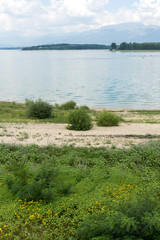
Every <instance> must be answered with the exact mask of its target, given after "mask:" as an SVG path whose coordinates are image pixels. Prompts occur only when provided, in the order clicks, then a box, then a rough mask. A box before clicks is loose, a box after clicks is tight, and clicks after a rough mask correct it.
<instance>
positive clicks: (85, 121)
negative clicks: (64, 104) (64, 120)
mask: <svg viewBox="0 0 160 240" xmlns="http://www.w3.org/2000/svg"><path fill="white" fill-rule="evenodd" d="M68 122H69V124H70V125H69V126H68V129H71V130H78V131H80V130H82V131H85V130H89V129H91V128H92V119H91V117H90V115H89V114H88V113H87V111H86V110H85V109H84V108H78V109H75V110H74V111H72V112H70V113H69V116H68Z"/></svg>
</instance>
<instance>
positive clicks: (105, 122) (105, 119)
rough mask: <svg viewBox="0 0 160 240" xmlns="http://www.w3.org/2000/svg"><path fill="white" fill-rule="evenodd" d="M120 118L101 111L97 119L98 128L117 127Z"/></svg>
mask: <svg viewBox="0 0 160 240" xmlns="http://www.w3.org/2000/svg"><path fill="white" fill-rule="evenodd" d="M119 123H120V117H119V116H117V115H116V114H115V113H112V112H110V111H106V110H104V111H102V112H101V113H100V114H99V117H98V119H97V125H98V126H105V127H106V126H118V125H119Z"/></svg>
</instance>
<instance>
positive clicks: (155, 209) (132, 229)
mask: <svg viewBox="0 0 160 240" xmlns="http://www.w3.org/2000/svg"><path fill="white" fill-rule="evenodd" d="M69 111H71V110H64V109H60V108H59V107H58V106H54V109H53V116H51V117H50V118H49V119H45V120H39V119H31V118H30V119H28V118H27V116H26V104H17V103H5V102H1V103H0V122H2V123H3V122H11V123H14V122H16V123H28V122H33V123H37V122H44V123H45V122H55V123H56V122H58V123H63V122H65V123H66V122H67V116H68V114H69ZM88 112H89V114H90V116H91V117H92V119H93V121H94V120H95V119H96V116H97V115H98V114H99V112H98V111H95V110H88ZM116 112H117V113H119V114H120V115H121V118H122V119H123V121H124V122H127V121H128V122H129V121H131V120H130V119H131V116H132V117H133V116H134V117H133V119H134V120H133V121H135V119H137V121H141V122H142V120H143V121H146V118H147V117H148V116H150V119H151V118H152V117H153V116H155V114H154V115H153V111H136V110H135V111H129V110H128V111H121V112H120V111H116ZM156 115H157V116H159V115H160V112H159V111H156ZM139 116H142V118H141V119H140V120H139ZM127 119H128V120H127ZM154 120H155V119H154ZM155 121H157V122H158V121H159V118H156V120H155ZM159 183H160V141H159V140H157V141H149V142H148V143H146V144H139V145H137V146H135V145H134V146H132V147H130V148H128V149H117V148H116V147H114V148H110V149H109V148H104V147H98V148H93V147H83V148H78V147H74V146H73V145H70V146H61V147H57V146H54V145H48V146H45V147H40V146H38V145H33V144H32V145H28V146H22V145H9V144H2V143H1V144H0V239H9V240H13V239H15V240H21V239H28V240H39V239H42V240H47V239H48V240H159V239H160V184H159Z"/></svg>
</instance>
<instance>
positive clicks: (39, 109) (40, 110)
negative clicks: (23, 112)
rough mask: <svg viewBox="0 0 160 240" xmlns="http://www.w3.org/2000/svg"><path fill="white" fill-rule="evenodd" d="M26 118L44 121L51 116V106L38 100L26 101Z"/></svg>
mask: <svg viewBox="0 0 160 240" xmlns="http://www.w3.org/2000/svg"><path fill="white" fill-rule="evenodd" d="M26 105H27V116H28V117H33V118H40V119H45V118H49V117H51V115H52V105H50V104H49V103H47V102H44V101H42V100H41V99H38V100H37V101H35V102H34V101H29V100H28V101H26Z"/></svg>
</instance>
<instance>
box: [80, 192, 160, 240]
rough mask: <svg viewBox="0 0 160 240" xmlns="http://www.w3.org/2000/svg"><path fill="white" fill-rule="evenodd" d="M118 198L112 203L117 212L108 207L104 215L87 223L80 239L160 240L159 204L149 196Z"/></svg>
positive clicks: (84, 223)
mask: <svg viewBox="0 0 160 240" xmlns="http://www.w3.org/2000/svg"><path fill="white" fill-rule="evenodd" d="M121 191H122V190H121ZM118 194H120V193H118ZM118 194H117V195H116V197H117V198H115V199H113V201H112V203H113V206H114V207H113V208H111V206H106V208H104V212H103V213H99V214H95V213H94V214H92V215H91V216H89V217H88V218H87V219H86V220H85V221H84V222H83V224H82V225H81V226H80V227H79V228H78V230H77V235H78V238H79V239H83V240H85V239H86V240H87V239H110V240H114V239H117V240H120V239H121V240H123V239H135V240H136V239H145V240H152V239H157V240H158V239H159V237H160V228H159V226H160V208H159V205H158V201H155V200H154V199H152V198H151V197H149V196H147V197H146V196H145V197H144V196H142V195H139V196H136V195H133V196H132V195H130V194H131V193H127V195H126V197H125V198H124V199H121V198H119V196H118ZM127 196H128V197H127ZM107 208H108V209H107ZM105 209H107V210H105Z"/></svg>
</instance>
